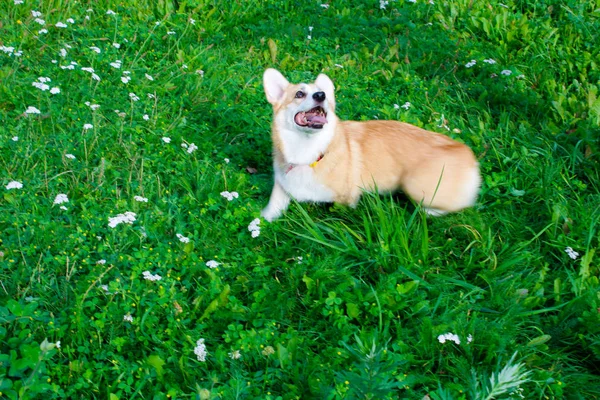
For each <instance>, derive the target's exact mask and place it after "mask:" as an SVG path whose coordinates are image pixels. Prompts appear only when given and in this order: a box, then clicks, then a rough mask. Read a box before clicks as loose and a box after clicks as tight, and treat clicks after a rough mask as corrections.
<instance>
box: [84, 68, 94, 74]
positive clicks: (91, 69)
mask: <svg viewBox="0 0 600 400" xmlns="http://www.w3.org/2000/svg"><path fill="white" fill-rule="evenodd" d="M81 70H82V71H85V72H89V73H91V74H93V73H94V68H92V67H81Z"/></svg>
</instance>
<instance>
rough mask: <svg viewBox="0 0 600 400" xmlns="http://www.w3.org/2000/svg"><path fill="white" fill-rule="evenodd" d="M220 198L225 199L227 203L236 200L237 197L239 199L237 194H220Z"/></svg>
mask: <svg viewBox="0 0 600 400" xmlns="http://www.w3.org/2000/svg"><path fill="white" fill-rule="evenodd" d="M221 196H223V197H225V198H226V199H227V200H228V201H232V200H233V199H237V198H238V197H240V195H239V194H238V192H231V193H230V192H227V191H224V192H221Z"/></svg>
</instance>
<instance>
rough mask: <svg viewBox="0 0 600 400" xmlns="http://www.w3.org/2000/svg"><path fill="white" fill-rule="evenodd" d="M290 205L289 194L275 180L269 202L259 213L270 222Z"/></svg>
mask: <svg viewBox="0 0 600 400" xmlns="http://www.w3.org/2000/svg"><path fill="white" fill-rule="evenodd" d="M289 205H290V196H289V195H288V194H287V193H286V192H285V190H283V188H282V187H281V185H280V184H279V183H278V182H277V181H275V184H274V185H273V191H272V192H271V198H270V199H269V204H267V206H266V207H265V208H264V209H263V210H262V211H261V213H260V215H262V217H263V218H264V219H266V220H267V221H269V222H271V221H273V220H275V219H277V218H279V217H280V216H281V214H283V212H284V211H285V210H286V209H287V208H288V206H289Z"/></svg>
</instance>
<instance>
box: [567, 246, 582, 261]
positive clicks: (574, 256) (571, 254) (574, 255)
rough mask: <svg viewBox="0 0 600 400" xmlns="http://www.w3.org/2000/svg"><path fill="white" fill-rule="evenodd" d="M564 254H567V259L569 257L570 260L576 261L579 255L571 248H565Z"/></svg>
mask: <svg viewBox="0 0 600 400" xmlns="http://www.w3.org/2000/svg"><path fill="white" fill-rule="evenodd" d="M565 253H567V255H568V256H569V257H571V259H573V260H576V259H577V257H579V253H578V252H576V251H575V250H573V248H571V247H567V248H566V249H565Z"/></svg>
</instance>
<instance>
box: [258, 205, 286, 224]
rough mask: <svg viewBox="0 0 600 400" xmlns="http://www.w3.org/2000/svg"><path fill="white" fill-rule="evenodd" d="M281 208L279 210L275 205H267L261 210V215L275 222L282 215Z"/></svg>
mask: <svg viewBox="0 0 600 400" xmlns="http://www.w3.org/2000/svg"><path fill="white" fill-rule="evenodd" d="M281 214H282V212H281V210H277V209H276V208H274V207H265V208H264V209H263V210H262V211H261V212H260V216H261V217H263V218H264V219H266V220H267V221H269V222H273V221H274V220H276V219H277V218H279V217H281Z"/></svg>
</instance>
